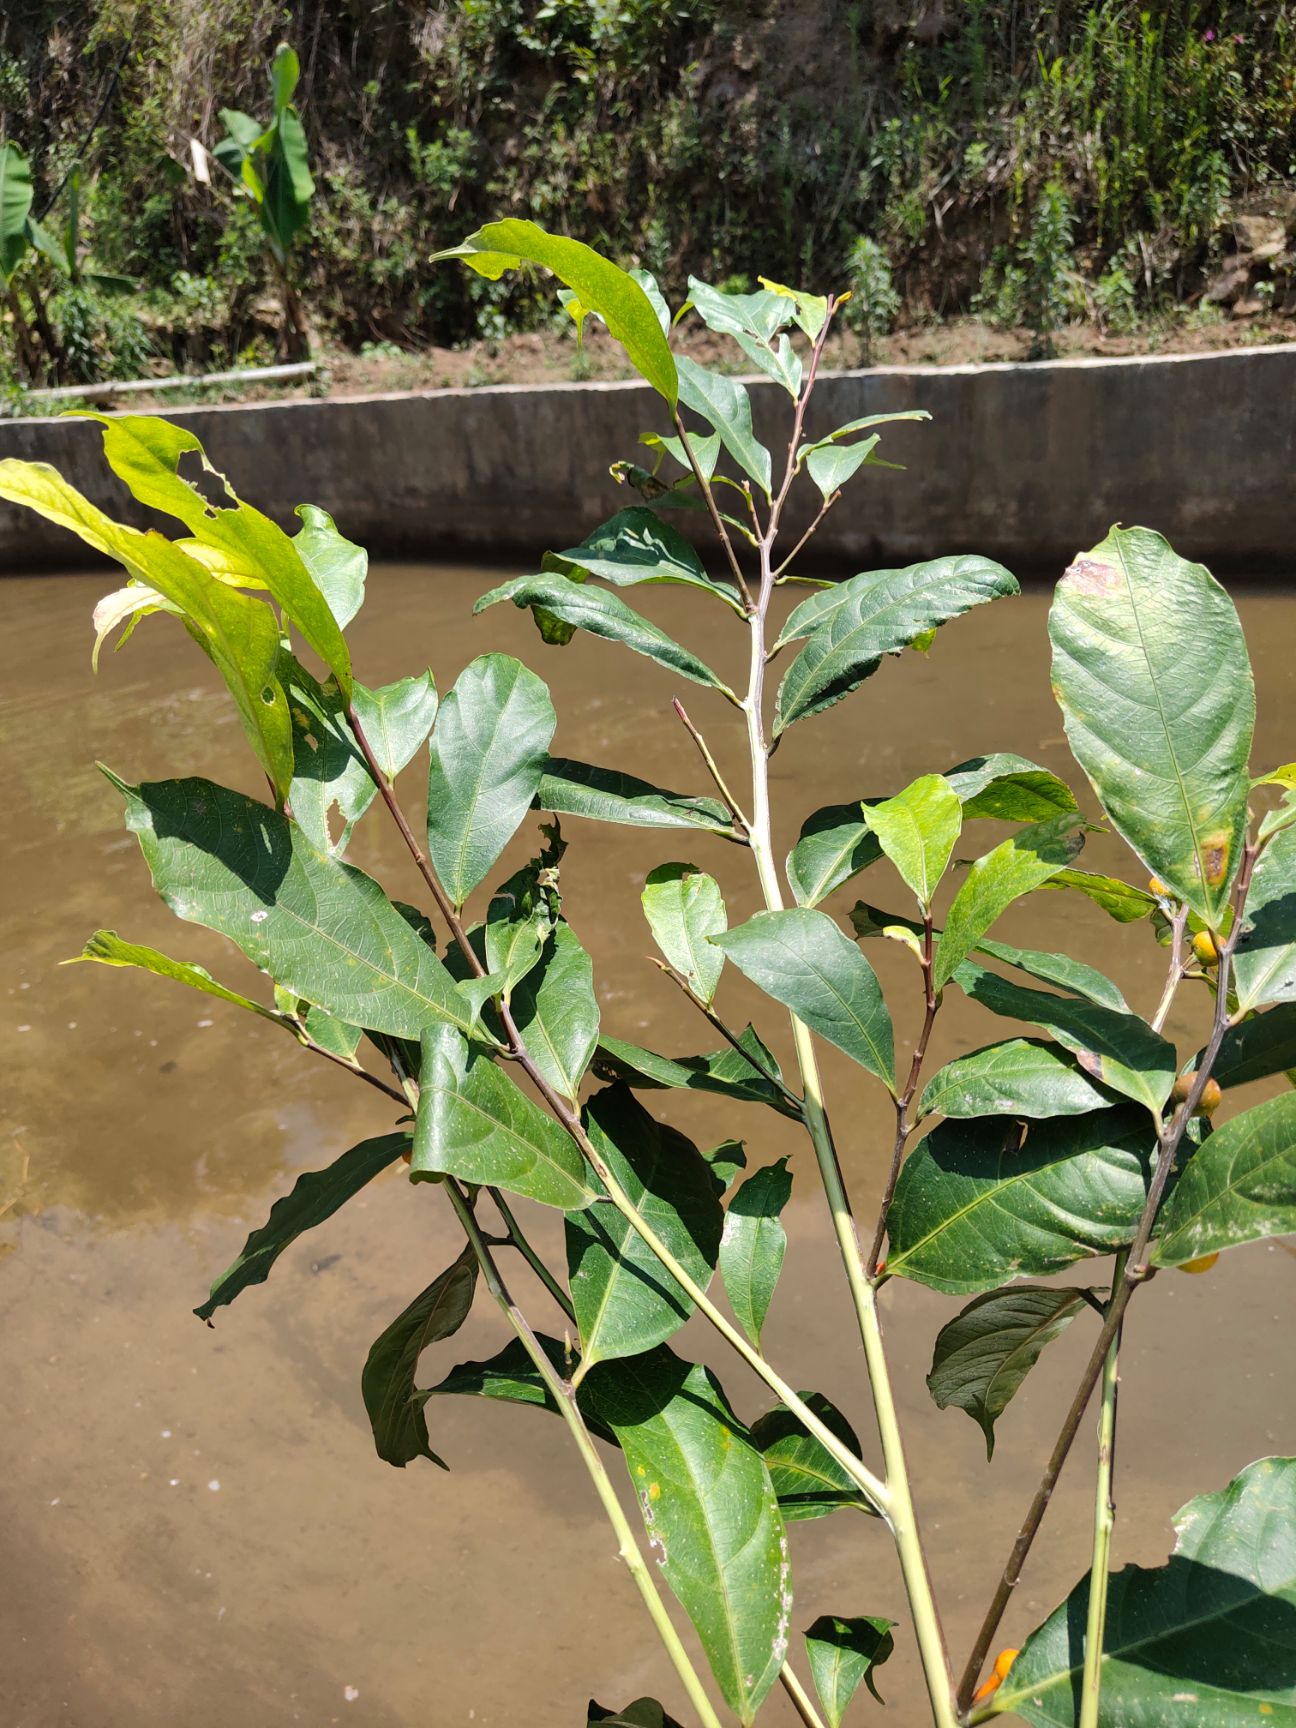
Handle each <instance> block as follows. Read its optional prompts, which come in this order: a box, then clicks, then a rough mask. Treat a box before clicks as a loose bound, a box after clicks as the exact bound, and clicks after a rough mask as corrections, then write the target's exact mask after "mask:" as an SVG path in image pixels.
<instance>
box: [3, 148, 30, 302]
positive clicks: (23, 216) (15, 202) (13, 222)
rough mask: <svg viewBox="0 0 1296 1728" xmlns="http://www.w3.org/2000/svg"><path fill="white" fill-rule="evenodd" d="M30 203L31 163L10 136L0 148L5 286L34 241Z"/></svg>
mask: <svg viewBox="0 0 1296 1728" xmlns="http://www.w3.org/2000/svg"><path fill="white" fill-rule="evenodd" d="M31 207H32V177H31V167H30V166H29V164H28V161H27V158H26V156H25V155H24V154H23V152H22V151H21V150H20V149H19V148H18V146H17V145H16V144H15V143H14V141H13V139H12V138H11V139H9V140H8V141H7V142H6V143H5V145H4V147H3V148H2V149H0V284H3V285H4V286H5V287H7V286H8V284H9V279H10V277H11V276H12V275H13V273H14V271H15V270H16V269H17V268H18V266H19V265H20V264H21V263H22V261H23V259H24V258H25V257H26V255H27V249H28V247H29V246H30V245H31V232H30V229H29V228H28V224H27V218H28V216H29V215H30V213H31Z"/></svg>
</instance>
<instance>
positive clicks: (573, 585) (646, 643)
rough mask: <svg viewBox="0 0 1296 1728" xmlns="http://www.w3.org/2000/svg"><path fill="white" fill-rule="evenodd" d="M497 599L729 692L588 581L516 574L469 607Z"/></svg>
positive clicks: (660, 632) (676, 645) (481, 608)
mask: <svg viewBox="0 0 1296 1728" xmlns="http://www.w3.org/2000/svg"><path fill="white" fill-rule="evenodd" d="M501 600H511V601H512V602H513V604H514V605H515V606H517V607H519V608H523V609H524V608H526V607H528V606H530V607H533V608H535V609H537V615H538V613H539V612H540V611H543V612H545V613H547V614H548V615H550V616H551V617H554V618H558V619H561V621H562V622H563V623H564V624H570V625H572V626H573V627H574V628H575V629H577V630H586V631H588V632H589V634H590V635H591V636H602V637H603V638H604V640H605V641H608V642H619V643H621V645H622V646H623V647H625V648H629V649H630V650H631V652H632V653H635V654H642V655H644V657H645V658H646V659H648V660H654V661H656V663H657V665H659V666H664V667H665V668H666V670H667V671H668V672H675V673H677V674H678V675H679V676H680V677H681V678H687V679H689V680H690V681H691V682H692V683H694V684H703V685H706V686H707V687H708V688H709V689H712V690H724V691H726V692H727V693H728V694H730V695H732V694H733V693H732V691H730V690H729V686H728V685H727V684H726V683H725V682H724V680H723V679H721V678H719V677H717V676H716V674H715V673H714V672H713V671H712V670H711V668H710V667H709V666H708V665H707V664H706V663H705V661H702V660H699V659H698V657H697V655H696V654H694V653H692V652H691V651H690V650H689V649H688V648H685V647H684V646H683V645H682V643H679V642H676V641H675V639H674V637H672V636H668V635H667V633H666V632H665V631H664V630H660V629H658V627H657V625H655V624H650V623H649V621H648V620H647V619H646V618H644V617H642V616H641V615H640V614H639V613H638V612H636V611H635V610H634V608H633V607H631V606H627V605H626V603H625V601H624V600H620V599H618V598H617V596H616V595H615V594H609V593H608V592H607V590H606V589H603V588H591V587H589V586H588V585H587V584H586V583H583V582H572V581H570V580H569V579H568V578H567V577H566V576H559V575H556V574H552V573H551V574H542V575H539V576H517V577H515V578H514V579H513V581H511V582H505V583H504V584H503V585H502V586H501V587H499V588H492V589H491V591H490V593H489V594H483V595H482V597H481V599H480V600H479V601H478V602H477V604H476V605H475V606H474V607H473V611H474V612H482V611H484V610H485V609H486V608H487V607H488V606H495V605H498V604H499V602H500V601H501ZM735 699H736V698H735Z"/></svg>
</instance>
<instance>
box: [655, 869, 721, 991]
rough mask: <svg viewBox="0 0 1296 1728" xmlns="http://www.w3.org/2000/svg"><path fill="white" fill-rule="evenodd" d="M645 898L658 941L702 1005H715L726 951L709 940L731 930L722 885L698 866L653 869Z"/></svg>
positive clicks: (656, 940)
mask: <svg viewBox="0 0 1296 1728" xmlns="http://www.w3.org/2000/svg"><path fill="white" fill-rule="evenodd" d="M641 898H642V902H643V909H644V916H645V917H646V918H647V920H648V927H649V929H650V930H651V931H652V933H653V940H654V941H655V942H656V944H657V946H658V947H659V948H660V949H661V951H662V953H663V954H664V955H665V956H666V958H667V960H669V961H670V963H671V965H672V966H673V967H674V968H675V970H676V971H677V972H678V973H679V974H680V976H681V977H682V978H683V979H684V980H685V981H686V982H687V984H688V987H689V989H690V990H691V991H692V992H693V994H694V996H696V997H697V999H698V1001H699V1002H702V1003H705V1004H706V1005H707V1006H710V1004H711V1002H712V1000H713V998H714V996H715V993H716V986H717V985H718V984H719V982H720V974H721V972H722V971H723V970H724V951H723V950H722V949H720V948H717V947H716V945H715V943H714V942H712V941H710V940H709V938H710V937H712V936H718V935H719V934H720V933H721V932H722V931H723V930H725V929H726V928H727V926H728V920H727V918H726V915H725V903H724V898H723V896H722V895H721V893H720V885H719V883H718V882H717V881H716V879H715V877H714V876H708V875H707V874H706V873H705V872H704V871H701V870H699V869H697V868H696V866H695V865H692V864H659V865H658V867H657V868H656V869H655V870H651V871H649V873H648V879H647V881H646V882H645V883H644V890H643V894H642V896H641Z"/></svg>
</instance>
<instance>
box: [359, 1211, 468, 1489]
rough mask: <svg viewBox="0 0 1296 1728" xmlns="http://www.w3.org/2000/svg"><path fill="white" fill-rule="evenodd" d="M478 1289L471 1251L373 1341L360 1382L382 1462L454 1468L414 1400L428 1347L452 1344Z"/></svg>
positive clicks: (466, 1250)
mask: <svg viewBox="0 0 1296 1728" xmlns="http://www.w3.org/2000/svg"><path fill="white" fill-rule="evenodd" d="M476 1287H477V1260H476V1257H475V1255H474V1254H473V1250H472V1247H471V1245H469V1246H467V1247H465V1248H464V1251H463V1253H462V1254H460V1256H459V1258H458V1259H457V1260H456V1261H455V1263H454V1265H453V1266H450V1267H447V1269H446V1270H445V1271H444V1272H443V1273H442V1274H441V1275H440V1277H439V1278H434V1279H433V1280H432V1282H431V1283H430V1284H429V1285H428V1287H427V1289H426V1290H424V1291H423V1293H422V1294H421V1295H419V1296H416V1297H415V1298H414V1300H413V1301H412V1302H411V1303H410V1305H409V1307H408V1308H407V1309H406V1310H405V1312H404V1313H403V1314H399V1315H397V1317H396V1319H395V1320H393V1321H392V1323H391V1325H390V1326H389V1327H388V1328H387V1330H386V1331H385V1332H383V1333H382V1334H381V1335H380V1336H379V1337H378V1338H376V1339H375V1340H374V1343H373V1346H372V1348H371V1349H370V1351H369V1356H368V1360H367V1361H366V1362H365V1365H364V1373H363V1374H362V1375H361V1376H360V1390H361V1392H362V1393H363V1394H364V1401H365V1409H366V1410H367V1411H368V1412H369V1424H370V1426H371V1427H372V1429H373V1437H374V1446H375V1447H376V1448H377V1451H378V1456H379V1457H380V1458H381V1459H383V1460H384V1461H385V1462H386V1463H388V1464H395V1465H396V1466H397V1467H398V1468H400V1469H402V1470H403V1469H404V1467H405V1466H406V1465H407V1464H408V1463H409V1462H410V1461H411V1459H414V1458H430V1459H431V1460H432V1462H433V1463H434V1464H439V1465H440V1466H441V1468H442V1469H443V1470H445V1469H448V1468H449V1466H448V1465H447V1464H446V1462H445V1460H444V1459H442V1458H438V1457H437V1455H436V1453H435V1452H434V1451H433V1450H432V1448H431V1446H429V1445H428V1431H427V1420H426V1418H425V1416H424V1414H423V1401H422V1400H421V1399H419V1398H416V1396H415V1388H414V1376H415V1374H416V1373H417V1372H418V1360H419V1357H420V1356H421V1355H422V1354H423V1351H424V1350H425V1349H426V1348H427V1346H428V1345H429V1344H435V1343H437V1342H438V1340H440V1339H442V1338H449V1337H450V1336H451V1335H452V1334H453V1333H455V1332H457V1331H458V1330H459V1328H460V1327H461V1326H462V1325H463V1323H464V1321H465V1320H466V1319H467V1318H468V1310H469V1309H470V1308H471V1307H472V1299H473V1292H474V1290H475V1289H476Z"/></svg>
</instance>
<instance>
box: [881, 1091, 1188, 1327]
mask: <svg viewBox="0 0 1296 1728" xmlns="http://www.w3.org/2000/svg"><path fill="white" fill-rule="evenodd" d="M1155 1143H1156V1136H1155V1133H1154V1132H1153V1130H1152V1126H1151V1124H1150V1123H1149V1122H1148V1120H1147V1118H1146V1116H1143V1115H1141V1114H1140V1113H1139V1112H1138V1111H1135V1110H1131V1109H1130V1108H1129V1107H1128V1106H1122V1107H1121V1108H1120V1109H1117V1110H1097V1111H1094V1112H1093V1113H1092V1114H1090V1115H1088V1116H1070V1117H1059V1118H1057V1119H1056V1120H1054V1121H1051V1122H1040V1123H1032V1124H1031V1125H1030V1127H1029V1130H1028V1131H1027V1132H1026V1134H1025V1139H1024V1141H1023V1139H1022V1127H1021V1124H1019V1123H1018V1122H1017V1121H1016V1120H1015V1119H1014V1118H1012V1117H1002V1116H1000V1117H995V1116H983V1117H980V1118H978V1119H977V1120H975V1121H972V1122H957V1121H946V1122H943V1123H942V1124H941V1125H940V1127H939V1128H936V1129H934V1130H933V1131H932V1133H931V1134H929V1135H928V1136H927V1138H926V1139H925V1140H924V1141H922V1142H921V1144H920V1145H919V1146H917V1147H916V1148H915V1150H914V1151H913V1152H912V1153H911V1154H910V1155H909V1157H908V1159H907V1160H906V1162H905V1165H904V1167H903V1169H902V1170H901V1172H900V1180H899V1182H898V1184H897V1185H896V1192H895V1201H894V1203H893V1205H892V1207H891V1213H890V1218H889V1222H888V1232H889V1235H890V1239H891V1247H890V1251H889V1253H888V1254H887V1272H888V1274H898V1275H899V1276H901V1277H905V1278H915V1279H917V1281H918V1282H919V1283H920V1284H930V1285H931V1286H932V1288H933V1289H935V1290H946V1291H949V1292H950V1293H951V1294H954V1295H961V1294H965V1293H966V1294H971V1293H972V1292H974V1291H977V1290H994V1289H997V1288H998V1287H999V1286H1000V1285H1003V1284H1008V1283H1010V1282H1011V1281H1012V1280H1013V1279H1014V1278H1020V1277H1029V1276H1034V1277H1041V1276H1043V1275H1045V1274H1047V1273H1050V1272H1057V1271H1060V1270H1061V1269H1062V1267H1064V1266H1071V1265H1073V1264H1074V1263H1075V1262H1076V1261H1077V1260H1084V1259H1086V1258H1089V1257H1090V1256H1093V1255H1097V1254H1110V1253H1112V1252H1113V1251H1114V1250H1115V1249H1117V1248H1121V1247H1124V1246H1125V1244H1126V1243H1128V1242H1130V1241H1132V1240H1133V1236H1134V1232H1135V1230H1136V1228H1137V1227H1138V1221H1139V1218H1140V1216H1141V1214H1142V1211H1143V1206H1144V1202H1145V1201H1146V1199H1147V1185H1148V1179H1149V1170H1150V1165H1151V1159H1152V1151H1153V1148H1154V1146H1155Z"/></svg>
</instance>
